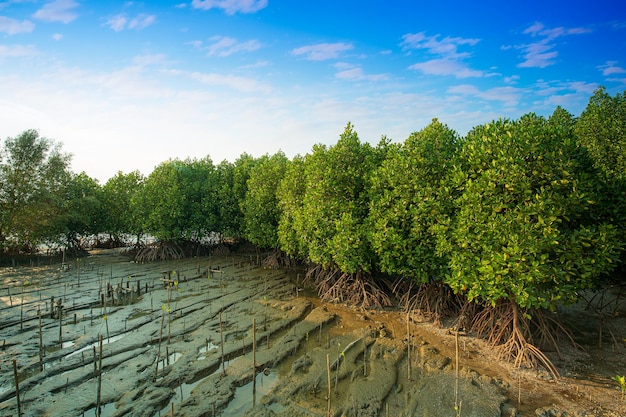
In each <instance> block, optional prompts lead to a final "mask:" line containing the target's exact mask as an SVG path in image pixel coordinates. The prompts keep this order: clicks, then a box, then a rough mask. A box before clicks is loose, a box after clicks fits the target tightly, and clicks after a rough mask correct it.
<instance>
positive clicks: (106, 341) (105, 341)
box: [63, 334, 126, 359]
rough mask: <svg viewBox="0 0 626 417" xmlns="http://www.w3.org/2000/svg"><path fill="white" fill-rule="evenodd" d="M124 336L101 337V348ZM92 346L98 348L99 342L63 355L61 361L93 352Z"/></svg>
mask: <svg viewBox="0 0 626 417" xmlns="http://www.w3.org/2000/svg"><path fill="white" fill-rule="evenodd" d="M124 336H126V334H118V335H117V336H113V337H103V338H102V346H104V345H108V344H109V343H113V342H117V341H118V340H120V339H122V338H123V337H124ZM94 346H95V347H96V348H98V347H99V346H100V341H97V342H95V343H92V344H91V345H88V346H85V347H84V348H81V349H78V350H75V351H74V352H72V353H69V354H67V355H65V356H64V357H63V359H67V358H69V357H71V356H74V355H78V354H79V353H81V352H85V351H86V350H93V348H94Z"/></svg>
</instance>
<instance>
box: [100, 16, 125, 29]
mask: <svg viewBox="0 0 626 417" xmlns="http://www.w3.org/2000/svg"><path fill="white" fill-rule="evenodd" d="M127 21H128V19H126V16H124V15H123V14H118V15H115V16H113V17H111V18H109V19H108V20H107V21H106V22H104V24H105V25H106V26H108V27H109V28H110V29H111V30H114V31H115V32H121V31H122V30H124V28H125V27H126V22H127Z"/></svg>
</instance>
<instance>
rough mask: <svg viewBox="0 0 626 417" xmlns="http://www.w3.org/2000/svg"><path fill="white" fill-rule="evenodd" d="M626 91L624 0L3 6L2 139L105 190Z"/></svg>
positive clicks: (576, 108) (26, 0) (17, 2)
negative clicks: (38, 145)
mask: <svg viewBox="0 0 626 417" xmlns="http://www.w3.org/2000/svg"><path fill="white" fill-rule="evenodd" d="M600 86H604V87H606V89H607V91H608V92H609V93H610V94H611V95H614V94H617V93H622V92H624V91H625V90H626V4H624V3H623V0H611V1H609V0H596V1H591V0H588V1H581V0H568V1H564V0H555V1H552V0H541V1H536V0H528V1H519V0H518V1H511V2H503V1H501V0H498V1H474V2H468V1H451V0H431V1H426V0H385V1H370V0H359V1H353V0H332V1H329V0H316V1H304V0H191V1H181V0H178V1H176V0H174V1H143V2H141V1H128V2H123V1H100V0H99V1H96V0H92V1H87V0H84V1H83V0H52V1H50V0H41V1H37V0H4V1H3V0H0V141H4V140H6V139H7V138H13V137H16V136H18V135H19V134H20V133H22V132H23V131H25V130H28V129H36V130H37V131H38V132H39V134H40V135H41V136H43V137H45V138H48V139H51V140H53V141H54V142H55V143H58V144H61V146H62V150H63V152H66V153H70V154H71V155H72V171H74V172H76V173H80V172H84V173H86V174H87V175H89V176H90V177H92V178H94V179H97V180H98V181H99V182H100V183H101V184H104V183H105V182H106V181H107V180H108V179H109V178H111V177H113V176H114V175H116V173H118V172H123V173H129V172H131V171H135V170H138V171H140V172H141V173H142V174H144V175H149V174H150V173H151V172H152V171H153V169H154V168H155V167H156V166H157V165H159V164H161V163H163V162H165V161H167V160H169V159H186V158H196V159H199V158H205V157H207V156H208V157H210V158H211V160H212V161H213V162H214V163H215V164H216V165H217V164H218V163H220V162H221V161H223V160H228V161H231V162H234V161H235V160H236V159H237V158H238V157H239V156H241V155H242V154H243V153H248V154H250V155H252V156H254V157H260V156H262V155H265V154H270V155H271V154H274V153H276V152H278V151H282V152H284V153H285V154H286V155H287V156H288V157H289V158H292V157H293V156H295V155H297V154H300V155H304V154H306V153H309V152H310V151H311V149H312V147H313V145H315V144H326V145H329V146H330V145H333V144H334V143H336V142H337V140H338V139H339V135H340V134H341V133H342V132H343V130H344V128H345V126H346V125H347V123H348V122H350V123H352V124H353V125H354V128H355V130H356V132H357V133H358V135H359V138H360V139H361V141H364V142H369V143H372V144H373V145H375V144H376V143H378V142H379V140H380V139H381V137H382V136H386V137H387V138H389V139H391V140H392V141H394V142H403V141H404V140H405V139H406V138H407V137H408V136H409V135H410V134H411V133H412V132H416V131H419V130H421V129H423V128H424V127H426V126H427V125H428V124H429V123H430V122H431V120H432V119H433V118H438V119H439V120H440V121H441V122H443V123H445V124H447V125H448V126H449V127H450V128H452V129H454V130H455V131H457V132H458V133H459V135H461V136H462V135H465V134H466V133H467V132H468V131H469V130H470V129H472V128H473V127H475V126H478V125H481V124H485V123H488V122H489V121H491V120H494V119H498V118H500V117H503V118H511V119H514V118H518V117H520V116H521V115H523V114H526V113H529V112H535V113H537V114H539V115H543V116H549V115H550V114H551V113H552V112H553V111H554V109H555V108H556V107H557V106H561V107H563V108H565V109H566V110H567V111H569V112H570V113H572V114H573V115H574V116H579V115H580V113H581V112H582V111H583V110H584V109H585V107H586V105H587V103H588V101H589V98H590V97H591V95H592V94H593V92H594V91H595V90H596V89H597V88H598V87H600Z"/></svg>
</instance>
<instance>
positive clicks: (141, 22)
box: [104, 13, 156, 32]
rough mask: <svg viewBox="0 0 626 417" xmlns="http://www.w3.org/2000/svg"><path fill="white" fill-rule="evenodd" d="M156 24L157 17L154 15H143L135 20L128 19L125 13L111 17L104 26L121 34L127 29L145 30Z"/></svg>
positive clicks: (134, 18)
mask: <svg viewBox="0 0 626 417" xmlns="http://www.w3.org/2000/svg"><path fill="white" fill-rule="evenodd" d="M155 22H156V16H154V15H148V14H143V13H142V14H139V15H137V16H135V17H133V18H128V17H127V16H126V15H125V14H124V13H120V14H117V15H115V16H112V17H110V18H109V19H108V20H107V21H106V22H104V25H105V26H108V27H109V29H111V30H113V31H115V32H121V31H123V30H125V29H130V30H141V29H145V28H147V27H148V26H150V25H152V24H153V23H155Z"/></svg>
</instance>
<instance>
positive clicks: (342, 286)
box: [305, 265, 392, 308]
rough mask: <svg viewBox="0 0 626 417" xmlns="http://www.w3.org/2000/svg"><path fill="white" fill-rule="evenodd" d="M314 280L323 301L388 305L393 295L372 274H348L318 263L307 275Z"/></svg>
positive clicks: (307, 277)
mask: <svg viewBox="0 0 626 417" xmlns="http://www.w3.org/2000/svg"><path fill="white" fill-rule="evenodd" d="M305 278H306V279H307V280H312V281H313V283H314V285H315V287H316V288H317V294H318V296H319V297H320V299H321V300H322V301H327V302H334V303H348V304H350V305H354V306H358V307H361V308H372V307H379V308H381V307H388V306H391V305H392V301H391V297H390V296H389V294H388V293H387V292H386V291H385V289H384V288H383V286H382V282H379V281H378V280H377V279H376V278H375V277H374V276H373V275H372V274H366V273H360V272H359V273H356V274H348V273H345V272H341V271H339V270H338V269H336V268H329V269H326V268H323V267H322V266H320V265H318V266H316V267H314V268H312V269H309V271H308V272H307V274H306V277H305Z"/></svg>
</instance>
